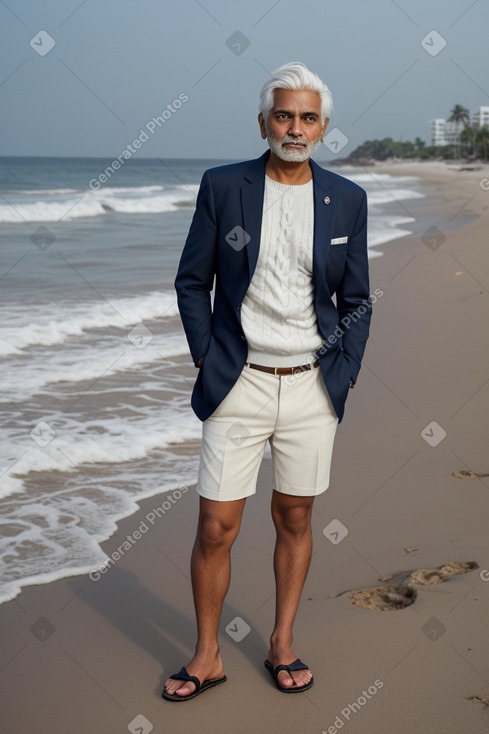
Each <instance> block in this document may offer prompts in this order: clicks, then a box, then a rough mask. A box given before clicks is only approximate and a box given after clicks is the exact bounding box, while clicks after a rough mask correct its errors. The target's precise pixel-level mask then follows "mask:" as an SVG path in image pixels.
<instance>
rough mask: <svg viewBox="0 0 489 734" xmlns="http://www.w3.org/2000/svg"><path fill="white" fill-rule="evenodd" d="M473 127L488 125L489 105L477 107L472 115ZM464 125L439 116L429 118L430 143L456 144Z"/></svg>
mask: <svg viewBox="0 0 489 734" xmlns="http://www.w3.org/2000/svg"><path fill="white" fill-rule="evenodd" d="M472 125H473V126H474V127H475V128H481V127H489V107H479V109H478V110H477V112H474V114H473V115H472ZM463 129H464V125H463V123H461V122H449V121H448V120H445V119H443V118H441V117H438V118H436V119H435V120H430V145H456V144H457V143H458V142H459V136H460V133H461V132H462V130H463Z"/></svg>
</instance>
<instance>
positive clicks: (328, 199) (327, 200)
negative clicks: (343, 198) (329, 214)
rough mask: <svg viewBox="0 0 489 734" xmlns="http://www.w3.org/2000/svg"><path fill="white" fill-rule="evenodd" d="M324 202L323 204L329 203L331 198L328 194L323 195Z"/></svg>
mask: <svg viewBox="0 0 489 734" xmlns="http://www.w3.org/2000/svg"><path fill="white" fill-rule="evenodd" d="M324 203H325V204H330V203H331V199H330V198H329V196H325V197H324Z"/></svg>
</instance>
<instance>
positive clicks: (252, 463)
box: [197, 365, 338, 501]
mask: <svg viewBox="0 0 489 734" xmlns="http://www.w3.org/2000/svg"><path fill="white" fill-rule="evenodd" d="M337 424H338V417H337V415H336V413H335V410H334V408H333V405H332V403H331V400H330V397H329V395H328V392H327V390H326V387H325V385H324V382H323V379H322V376H321V369H320V368H319V367H316V368H313V369H311V370H306V371H304V372H300V373H298V374H296V375H285V376H278V375H277V376H276V375H273V374H268V373H266V372H261V371H259V370H255V369H253V368H252V367H248V366H247V365H246V366H245V367H244V368H243V371H242V372H241V375H240V376H239V378H238V380H237V382H236V383H235V384H234V386H233V387H232V389H231V391H230V392H229V393H228V394H227V395H226V397H225V398H224V400H223V401H222V403H221V404H220V405H219V406H218V407H217V408H216V410H215V411H214V413H213V414H212V415H211V416H210V417H209V418H208V419H207V420H206V421H204V423H203V427H202V445H201V453H200V466H199V477H198V482H197V492H198V493H199V494H200V495H201V496H202V497H206V498H208V499H211V500H219V501H229V500H237V499H243V498H244V497H249V496H250V495H252V494H255V492H256V480H257V476H258V470H259V468H260V464H261V461H262V459H263V454H264V451H265V446H266V443H267V440H268V441H269V442H270V448H271V454H272V466H273V481H274V485H273V488H274V489H275V490H276V491H277V492H283V493H284V494H291V495H298V496H304V497H305V496H314V495H317V494H320V493H321V492H324V490H326V489H327V488H328V486H329V474H330V467H331V457H332V453H333V443H334V437H335V433H336V426H337Z"/></svg>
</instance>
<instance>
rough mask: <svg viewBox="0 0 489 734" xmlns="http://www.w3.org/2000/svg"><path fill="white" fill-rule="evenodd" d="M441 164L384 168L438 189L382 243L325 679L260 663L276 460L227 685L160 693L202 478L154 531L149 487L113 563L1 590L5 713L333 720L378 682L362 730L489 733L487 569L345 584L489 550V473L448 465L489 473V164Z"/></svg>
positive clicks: (319, 511) (253, 538)
mask: <svg viewBox="0 0 489 734" xmlns="http://www.w3.org/2000/svg"><path fill="white" fill-rule="evenodd" d="M427 165H429V166H430V165H431V164H425V163H423V164H418V165H416V164H411V165H410V166H405V165H404V164H402V165H401V166H399V165H398V166H396V165H391V164H386V165H385V166H381V165H376V166H374V167H373V168H372V169H368V170H369V171H370V172H371V173H372V175H373V176H375V174H376V173H389V174H390V175H414V176H417V177H418V178H420V179H421V180H422V182H423V185H425V186H427V187H428V189H427V190H429V191H430V192H431V193H432V194H433V196H434V197H437V198H438V201H439V204H437V205H436V208H435V209H433V208H432V207H433V206H434V204H433V200H432V199H431V198H430V199H429V204H428V205H427V201H426V200H424V199H418V200H414V201H413V202H408V206H409V210H410V211H411V212H412V214H413V215H414V218H415V222H414V226H413V230H414V233H413V234H412V235H406V236H403V237H401V238H400V239H399V240H397V241H392V242H389V243H387V244H386V245H385V246H381V249H382V252H383V253H384V257H381V258H380V257H379V258H375V259H374V260H372V261H371V291H374V290H375V288H377V287H378V288H380V289H381V290H382V291H383V293H384V295H383V296H382V298H381V299H380V300H379V302H378V304H377V305H376V307H375V310H374V319H373V327H372V337H371V339H370V341H369V344H368V347H367V352H366V355H365V361H364V366H363V368H362V371H361V373H360V379H359V382H358V386H357V387H356V388H355V390H354V391H352V394H351V396H350V397H349V404H348V406H347V415H346V418H345V421H344V423H343V424H342V425H341V426H340V428H339V431H338V436H337V441H336V448H335V455H334V459H333V467H332V476H331V486H330V489H329V490H328V491H327V492H326V493H325V494H324V495H322V496H321V497H319V498H318V500H317V502H316V503H315V512H314V513H313V527H314V531H313V532H314V542H315V550H314V557H313V561H312V564H311V571H310V575H309V578H308V580H307V584H306V588H305V590H304V595H303V602H302V605H301V608H300V611H299V616H298V620H297V625H296V643H295V645H296V648H297V651H298V654H299V656H300V657H301V658H302V659H305V660H307V661H308V662H309V663H310V664H311V667H312V668H313V670H314V674H315V679H316V683H315V686H314V688H313V689H312V690H311V691H310V693H308V694H304V695H303V696H299V697H292V701H291V700H289V699H286V700H285V701H284V700H283V699H284V696H283V695H281V694H279V693H278V692H277V691H276V690H275V689H274V688H273V687H272V686H271V685H270V681H269V676H267V675H266V674H265V671H264V668H263V660H264V656H266V652H267V645H266V640H267V636H268V634H269V630H270V625H271V621H272V615H273V598H272V595H273V575H272V569H271V553H272V547H273V533H272V525H271V520H270V518H269V508H268V503H269V493H270V476H271V473H270V466H269V462H268V460H267V459H265V460H264V462H263V465H262V469H261V473H260V479H259V488H260V491H258V492H257V495H256V496H255V497H254V498H253V499H252V500H250V501H249V503H248V506H247V508H246V511H245V518H244V522H243V528H242V531H241V534H240V536H239V538H238V540H237V542H236V546H235V549H234V552H233V580H232V585H231V589H230V592H229V595H228V598H227V601H226V605H225V609H224V614H223V620H222V630H221V632H222V634H221V640H222V653H223V657H224V660H225V672H226V674H227V675H228V678H229V681H228V683H227V684H226V686H225V687H224V686H223V687H222V689H218V690H216V691H215V692H210V693H209V694H206V696H203V697H202V698H199V699H198V701H194V702H192V703H190V702H189V703H188V705H187V706H185V707H173V708H172V706H171V704H170V703H166V702H163V701H162V699H161V698H160V689H161V684H162V681H163V680H164V679H165V678H166V677H167V675H168V674H170V673H172V672H174V671H175V670H177V669H178V668H180V667H181V665H182V664H184V662H185V659H186V658H187V657H188V656H189V654H190V653H191V649H192V646H193V642H194V623H193V607H192V597H191V590H190V581H189V571H188V569H189V559H190V543H189V539H191V538H192V537H193V533H194V527H195V521H196V516H197V497H196V496H195V493H194V492H193V491H192V489H190V491H188V492H186V493H183V494H182V496H181V497H179V498H178V500H177V501H176V502H175V503H171V504H172V507H171V508H168V509H166V510H165V512H164V513H162V514H161V517H158V518H157V519H155V522H154V525H152V526H151V527H150V529H149V530H148V531H145V532H142V530H140V528H141V523H145V524H146V525H150V523H149V520H148V514H150V513H152V512H154V511H155V509H156V507H157V506H162V502H163V501H164V498H165V495H161V494H160V495H157V496H154V497H151V498H148V499H145V500H143V501H140V502H138V505H139V508H140V509H139V510H138V511H137V512H136V513H135V514H133V515H131V516H129V517H126V518H124V519H123V520H121V521H120V522H119V523H118V529H117V531H116V533H115V534H114V535H113V536H112V537H111V538H110V539H109V540H107V541H105V542H104V543H103V544H102V547H103V550H104V552H105V553H106V554H107V555H108V556H110V555H111V554H112V553H114V552H117V549H118V548H119V547H121V548H123V547H124V546H123V544H124V540H125V539H127V537H128V536H131V537H132V538H133V537H134V533H135V531H139V532H140V533H141V535H140V537H139V538H137V539H136V542H134V543H129V541H128V543H129V546H128V547H127V551H125V552H124V554H120V558H119V560H118V561H116V562H115V563H114V566H113V567H111V568H110V569H109V570H108V571H107V573H105V574H103V575H102V576H101V578H100V579H98V580H90V578H88V576H86V575H85V576H76V577H71V578H65V579H61V580H59V581H56V582H53V583H50V584H48V585H41V586H30V587H26V588H24V589H23V591H22V592H21V594H20V595H19V596H18V597H17V598H16V599H14V600H13V601H11V602H7V603H5V604H3V605H2V606H0V618H1V620H2V624H1V628H2V638H3V642H4V644H3V646H2V649H3V653H2V662H1V665H0V667H1V668H2V676H3V681H2V683H3V689H4V692H5V694H6V696H5V699H6V703H5V705H4V707H3V708H4V710H3V719H4V722H5V728H7V727H10V729H11V730H13V731H15V730H19V731H28V730H29V729H30V728H33V729H35V730H36V731H38V732H40V733H41V734H42V733H43V732H48V731H53V729H54V730H58V729H59V730H67V729H69V730H70V731H72V732H74V733H75V734H77V732H80V733H81V732H86V731H87V729H89V728H91V729H93V728H95V729H96V730H101V731H106V732H109V733H111V732H114V734H115V732H116V731H120V730H121V728H122V730H123V731H124V730H127V728H128V725H129V723H130V722H131V721H133V720H134V719H135V717H137V716H139V715H141V714H142V715H144V716H145V717H146V718H147V720H148V721H150V722H151V723H152V725H153V726H154V729H155V731H158V730H161V728H162V727H163V726H165V728H169V729H170V730H172V731H175V732H182V733H183V732H186V731H192V730H194V729H198V730H199V731H223V732H224V731H229V730H230V729H232V731H233V732H237V733H238V734H239V733H240V732H249V731H250V730H253V729H256V730H257V731H265V730H266V731H269V732H275V731H276V732H278V731H279V730H282V729H283V728H286V727H287V728H293V730H294V731H295V730H296V729H297V730H298V729H299V728H300V729H301V730H304V728H306V729H308V730H310V731H323V730H324V731H328V727H334V726H335V725H334V722H335V721H336V720H338V719H339V720H342V719H345V718H346V714H344V715H343V714H342V711H343V710H344V709H345V708H347V707H348V705H350V704H351V703H352V702H355V701H358V700H359V697H360V696H361V695H362V691H363V690H368V688H369V686H372V685H374V684H375V682H376V681H377V680H379V681H381V682H382V683H383V685H382V687H378V690H377V693H376V694H375V695H372V696H371V699H372V700H370V699H368V698H367V703H365V704H363V703H362V704H361V705H359V710H358V711H355V713H353V712H352V713H351V716H350V720H354V721H355V722H356V725H357V727H358V728H359V730H362V731H376V732H379V734H382V733H383V732H387V731H391V730H392V724H393V722H395V728H396V731H398V732H399V733H400V734H404V732H405V733H406V734H408V732H409V734H411V733H412V732H413V731H416V730H421V731H425V732H427V734H441V732H446V731H447V726H450V727H452V729H451V730H452V731H456V730H459V729H460V730H464V729H465V730H470V731H471V732H473V733H474V734H478V732H481V734H482V732H483V731H486V729H487V721H486V712H485V711H484V710H483V709H482V705H481V703H478V702H477V701H475V700H472V701H469V700H466V698H467V697H470V696H477V695H478V696H481V697H483V696H485V695H487V686H486V684H485V683H484V680H486V679H487V663H486V661H487V656H488V653H489V643H488V642H487V637H486V635H485V626H486V621H485V620H486V618H487V602H488V599H489V586H488V584H487V583H484V579H483V578H482V576H480V575H479V571H474V572H471V573H467V574H465V575H460V576H455V577H454V578H453V579H450V581H448V582H447V583H444V584H441V585H434V586H425V587H416V588H417V591H418V597H417V599H416V601H415V603H414V604H413V605H412V606H411V607H409V608H407V609H404V610H397V611H392V612H391V613H388V612H380V611H372V610H366V609H360V608H358V607H355V606H353V605H352V604H351V602H350V601H349V600H348V598H347V596H346V595H345V594H343V592H345V591H347V590H349V589H364V588H369V587H375V586H378V579H379V577H380V576H383V575H384V574H388V573H394V572H397V571H400V570H404V571H407V570H411V569H421V568H428V569H431V568H435V567H437V566H439V565H441V564H444V563H447V562H449V561H454V560H458V561H476V562H477V563H478V564H479V566H480V568H481V569H487V568H489V555H488V553H487V542H486V535H487V531H486V528H487V522H488V520H489V517H488V516H489V511H488V509H487V500H486V498H487V489H488V487H489V485H488V480H487V479H484V478H479V479H465V480H462V479H457V478H455V477H453V476H452V472H454V471H457V470H472V471H475V472H480V473H485V472H488V471H489V467H488V466H487V465H486V464H485V463H484V462H485V461H486V458H485V457H486V440H485V435H486V433H487V431H486V424H487V417H486V415H485V409H484V406H485V404H486V400H487V393H488V386H487V373H488V369H487V367H488V365H487V362H488V357H487V353H486V352H487V350H486V347H485V340H483V339H481V338H480V333H484V329H485V328H486V327H485V310H486V308H487V305H486V300H485V299H487V295H488V290H487V289H488V287H489V257H488V255H487V251H486V229H485V225H486V221H487V212H488V209H489V192H488V191H487V190H484V189H483V188H481V186H480V181H481V180H483V179H484V178H489V175H488V174H489V167H485V168H484V169H483V171H476V172H454V173H455V174H456V175H454V176H452V171H446V170H441V169H440V170H438V169H434V168H432V167H430V168H426V166H427ZM442 165H445V164H442ZM394 204H395V202H394ZM473 216H477V218H475V219H470V217H473ZM466 217H467V218H466ZM469 220H470V221H469ZM430 228H435V229H434V230H433V231H431V233H430ZM423 238H424V239H423ZM435 423H436V425H434V424H435ZM428 426H431V428H428V430H426V429H427V427H428ZM440 429H441V430H440ZM442 432H446V435H445V436H444V437H442ZM423 433H424V434H425V435H424V436H423V435H422V434H423ZM427 439H429V440H430V441H431V444H430V443H428V442H427ZM438 439H440V440H439V442H438V443H436V441H438ZM435 443H436V445H434V444H435ZM194 448H195V447H194ZM178 450H180V451H183V452H185V451H186V450H187V446H186V445H184V444H182V445H180V447H179V449H178ZM332 519H339V520H340V521H341V522H342V523H343V524H344V526H345V527H346V528H347V529H348V535H347V536H346V537H345V538H344V540H342V541H341V542H340V543H339V544H338V545H333V544H332V543H330V542H329V540H328V539H327V537H325V536H324V535H323V528H324V527H325V526H327V524H328V523H329V522H330V521H331V520H332ZM406 548H409V549H411V548H416V550H414V551H412V552H409V553H407V552H406V550H405V549H406ZM335 594H341V596H339V597H338V598H332V595H335ZM236 617H240V618H242V619H244V620H245V621H246V622H247V623H248V624H249V626H250V627H251V631H250V633H249V634H248V635H246V636H245V637H244V638H243V639H242V641H240V642H238V641H236V640H233V639H232V638H231V637H230V636H229V635H228V634H227V633H226V632H225V627H226V626H227V624H228V623H229V622H231V621H232V620H234V619H235V618H236ZM426 625H428V627H427V628H426ZM430 625H431V627H430ZM426 629H427V630H428V631H429V630H430V629H431V630H432V632H433V633H432V634H431V636H430V635H429V634H427V633H426ZM435 638H436V639H435ZM299 650H300V651H299ZM243 653H244V654H243ZM46 670H48V671H49V675H46ZM441 681H442V683H441ZM442 684H443V685H442ZM225 690H226V693H224V691H225ZM325 692H327V695H326V696H325ZM26 694H27V695H28V697H29V698H28V700H29V704H30V705H29V706H28V707H26V706H23V705H22V702H23V700H24V699H25V696H26ZM297 698H299V699H300V700H299V701H297V700H295V699H297ZM250 700H252V701H253V706H252V707H251V706H250ZM66 702H69V704H68V705H66ZM413 702H415V706H413ZM168 707H170V708H168ZM175 708H177V709H178V710H175ZM182 709H183V710H182ZM216 719H217V720H216ZM344 723H346V721H345V722H344ZM336 728H340V727H339V726H336ZM148 731H149V729H148ZM328 734H330V733H329V732H328ZM331 734H332V733H331Z"/></svg>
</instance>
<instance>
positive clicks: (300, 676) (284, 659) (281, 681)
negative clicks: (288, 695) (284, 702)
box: [265, 647, 312, 690]
mask: <svg viewBox="0 0 489 734" xmlns="http://www.w3.org/2000/svg"><path fill="white" fill-rule="evenodd" d="M297 660H298V658H297V657H296V656H295V655H294V653H293V652H292V648H289V649H288V650H285V649H282V650H280V651H279V650H278V648H277V649H274V648H273V647H270V651H269V653H268V659H267V661H266V662H268V663H269V666H270V667H269V666H268V665H267V666H266V667H267V669H268V670H270V672H271V673H272V671H274V670H275V669H276V667H277V666H278V665H285V666H292V663H295V662H296V661H297ZM299 662H300V661H299ZM265 665H266V663H265ZM272 676H274V674H273V673H272ZM274 680H275V681H276V683H277V687H278V688H292V689H293V690H297V689H299V688H304V686H307V687H308V688H310V687H311V685H312V683H311V681H312V672H311V671H310V670H309V668H304V669H300V670H290V671H288V670H280V671H279V672H278V673H277V674H276V676H274Z"/></svg>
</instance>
